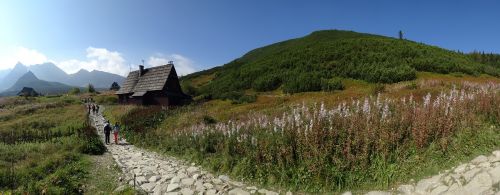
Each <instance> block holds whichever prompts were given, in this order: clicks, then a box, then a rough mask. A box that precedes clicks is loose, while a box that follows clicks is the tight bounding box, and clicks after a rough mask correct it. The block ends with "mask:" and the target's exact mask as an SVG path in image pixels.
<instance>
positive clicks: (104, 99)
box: [95, 95, 118, 105]
mask: <svg viewBox="0 0 500 195" xmlns="http://www.w3.org/2000/svg"><path fill="white" fill-rule="evenodd" d="M95 101H96V102H97V103H98V104H106V105H113V104H117V103H118V97H116V96H115V95H111V96H110V95H106V96H95Z"/></svg>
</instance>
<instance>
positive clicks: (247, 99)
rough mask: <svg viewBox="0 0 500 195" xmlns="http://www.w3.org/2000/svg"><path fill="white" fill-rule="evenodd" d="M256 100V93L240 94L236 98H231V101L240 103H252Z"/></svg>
mask: <svg viewBox="0 0 500 195" xmlns="http://www.w3.org/2000/svg"><path fill="white" fill-rule="evenodd" d="M256 100H257V96H256V95H242V96H241V97H240V98H238V99H236V100H232V101H231V103H233V104H242V103H252V102H255V101H256Z"/></svg>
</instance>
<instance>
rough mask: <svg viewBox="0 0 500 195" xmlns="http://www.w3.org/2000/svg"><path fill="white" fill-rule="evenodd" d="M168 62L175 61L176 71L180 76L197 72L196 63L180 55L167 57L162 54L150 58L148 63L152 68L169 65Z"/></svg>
mask: <svg viewBox="0 0 500 195" xmlns="http://www.w3.org/2000/svg"><path fill="white" fill-rule="evenodd" d="M168 61H174V65H175V70H176V71H177V74H178V75H179V76H181V75H187V74H189V73H193V72H195V71H196V69H195V68H194V67H195V66H194V62H193V61H192V60H191V59H189V58H187V57H184V56H182V55H180V54H172V55H169V56H166V57H165V56H163V55H161V54H157V55H154V56H151V57H149V59H148V61H147V63H148V65H150V66H159V65H165V64H167V63H168Z"/></svg>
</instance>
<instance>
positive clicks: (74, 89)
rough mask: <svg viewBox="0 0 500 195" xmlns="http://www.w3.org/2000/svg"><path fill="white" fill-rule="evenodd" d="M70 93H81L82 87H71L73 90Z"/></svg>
mask: <svg viewBox="0 0 500 195" xmlns="http://www.w3.org/2000/svg"><path fill="white" fill-rule="evenodd" d="M69 94H71V95H77V94H80V88H78V87H75V88H73V89H71V91H69Z"/></svg>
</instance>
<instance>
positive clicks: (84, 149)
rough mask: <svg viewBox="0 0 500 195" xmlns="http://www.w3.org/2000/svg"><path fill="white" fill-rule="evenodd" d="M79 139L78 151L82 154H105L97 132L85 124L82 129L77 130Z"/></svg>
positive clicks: (104, 148)
mask: <svg viewBox="0 0 500 195" xmlns="http://www.w3.org/2000/svg"><path fill="white" fill-rule="evenodd" d="M78 135H79V138H80V139H81V141H82V143H81V145H80V147H79V148H78V150H79V151H80V152H81V153H84V154H92V155H101V154H104V152H106V147H105V146H104V144H103V143H102V141H101V139H100V137H99V134H97V130H96V129H95V128H94V127H92V126H90V125H88V124H85V125H84V126H83V127H82V128H80V129H79V130H78Z"/></svg>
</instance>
